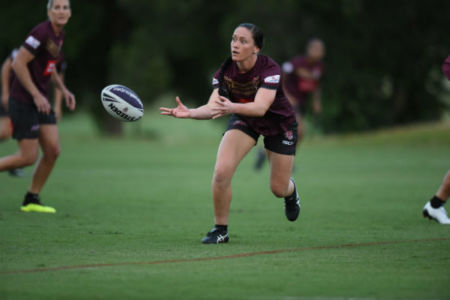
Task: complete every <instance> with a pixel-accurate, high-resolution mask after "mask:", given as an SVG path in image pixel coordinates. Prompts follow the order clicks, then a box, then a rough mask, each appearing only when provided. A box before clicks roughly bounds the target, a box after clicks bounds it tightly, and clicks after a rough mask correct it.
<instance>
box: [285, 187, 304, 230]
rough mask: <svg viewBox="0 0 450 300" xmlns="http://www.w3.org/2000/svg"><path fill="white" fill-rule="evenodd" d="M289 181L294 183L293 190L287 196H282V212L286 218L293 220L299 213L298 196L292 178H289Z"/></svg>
mask: <svg viewBox="0 0 450 300" xmlns="http://www.w3.org/2000/svg"><path fill="white" fill-rule="evenodd" d="M291 181H292V183H293V184H294V192H293V193H292V195H290V196H289V197H286V198H284V212H285V214H286V218H287V219H288V220H289V221H291V222H293V221H295V220H297V218H298V216H299V215H300V196H299V195H298V192H297V186H296V184H295V181H294V178H291Z"/></svg>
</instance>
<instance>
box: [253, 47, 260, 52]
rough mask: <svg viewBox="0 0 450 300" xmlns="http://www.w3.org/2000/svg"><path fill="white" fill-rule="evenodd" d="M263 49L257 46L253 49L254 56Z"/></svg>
mask: <svg viewBox="0 0 450 300" xmlns="http://www.w3.org/2000/svg"><path fill="white" fill-rule="evenodd" d="M259 51H261V49H259V48H258V47H257V46H255V48H254V49H253V54H258V53H259Z"/></svg>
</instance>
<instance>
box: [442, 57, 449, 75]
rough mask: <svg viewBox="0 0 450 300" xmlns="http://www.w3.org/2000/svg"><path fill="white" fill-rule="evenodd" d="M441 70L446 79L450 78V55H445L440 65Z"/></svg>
mask: <svg viewBox="0 0 450 300" xmlns="http://www.w3.org/2000/svg"><path fill="white" fill-rule="evenodd" d="M442 72H444V75H445V77H447V79H448V80H450V55H449V56H448V57H447V59H446V60H445V61H444V64H443V65H442Z"/></svg>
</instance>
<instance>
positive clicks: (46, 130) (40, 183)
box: [29, 125, 61, 194]
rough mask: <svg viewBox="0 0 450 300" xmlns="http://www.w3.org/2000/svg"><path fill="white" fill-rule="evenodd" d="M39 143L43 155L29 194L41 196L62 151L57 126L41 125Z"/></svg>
mask: <svg viewBox="0 0 450 300" xmlns="http://www.w3.org/2000/svg"><path fill="white" fill-rule="evenodd" d="M39 143H40V145H41V148H42V153H43V154H42V157H41V159H40V160H39V163H38V165H37V167H36V170H35V171H34V174H33V180H32V182H31V186H30V189H29V192H30V193H33V194H39V193H40V192H41V190H42V188H43V187H44V184H45V182H46V181H47V179H48V177H49V175H50V173H51V172H52V170H53V167H54V165H55V162H56V159H57V158H58V156H59V153H60V151H61V150H60V147H59V137H58V128H57V126H56V125H41V128H40V133H39Z"/></svg>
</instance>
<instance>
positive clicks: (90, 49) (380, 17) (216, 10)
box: [0, 0, 450, 131]
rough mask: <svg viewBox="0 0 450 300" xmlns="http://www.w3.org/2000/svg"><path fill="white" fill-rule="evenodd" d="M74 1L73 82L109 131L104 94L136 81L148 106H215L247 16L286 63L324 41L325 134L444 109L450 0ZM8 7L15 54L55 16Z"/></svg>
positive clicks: (29, 6) (37, 5)
mask: <svg viewBox="0 0 450 300" xmlns="http://www.w3.org/2000/svg"><path fill="white" fill-rule="evenodd" d="M72 6H73V18H72V20H71V21H70V24H69V25H68V27H67V32H68V35H67V40H66V43H65V47H64V48H65V52H66V54H67V57H68V60H69V63H70V69H69V73H68V83H69V85H70V86H71V88H72V89H73V90H74V91H75V92H76V94H77V95H78V99H79V102H80V103H82V104H83V105H84V106H89V107H92V111H93V112H94V115H96V116H97V119H98V120H99V122H98V123H99V124H100V125H103V127H104V128H103V129H106V128H107V127H108V124H109V123H108V122H105V120H110V119H109V118H108V117H107V116H106V118H105V114H104V113H103V111H101V109H102V108H101V107H100V105H99V102H98V95H99V93H100V90H101V89H102V88H103V86H105V85H107V84H109V83H122V84H125V85H128V86H130V87H131V88H133V89H135V90H136V91H137V92H138V93H139V94H140V96H141V98H142V99H143V100H144V101H145V102H146V104H148V103H151V102H152V101H154V100H155V99H157V98H158V97H159V96H161V95H163V94H166V93H173V92H175V93H177V94H180V95H182V96H184V98H190V99H192V101H194V102H195V103H197V104H200V103H204V102H205V101H206V100H207V97H208V95H209V93H210V80H211V75H212V74H213V73H214V72H215V71H216V70H217V69H218V67H219V66H220V64H221V62H222V61H223V60H224V59H225V58H226V56H227V55H228V52H229V40H230V36H231V33H232V31H233V29H234V27H235V26H236V25H237V24H239V23H241V22H244V21H248V22H253V23H256V24H258V25H259V26H260V27H262V28H263V30H264V31H265V34H266V47H265V49H264V53H265V54H267V55H270V56H272V57H274V58H275V59H276V60H277V61H278V62H279V63H282V62H283V61H284V60H286V59H289V58H290V57H292V56H294V55H297V54H299V53H301V52H302V51H303V48H304V45H305V42H306V41H307V40H308V39H309V38H311V37H315V36H319V37H321V38H323V39H324V40H325V42H326V45H327V52H328V53H327V58H326V78H325V81H324V85H323V90H324V96H323V98H324V102H325V105H324V106H325V111H324V115H323V116H322V118H321V122H320V125H321V126H322V127H323V129H324V130H325V131H347V130H365V129H371V128H376V127H380V126H390V125H395V124H399V123H408V122H415V121H421V120H430V119H437V118H440V117H441V115H442V112H443V110H444V109H445V107H444V104H443V103H441V102H440V101H439V95H440V94H442V92H443V91H442V81H443V80H442V77H443V76H442V74H441V73H440V65H441V64H442V62H443V60H444V59H445V57H446V56H447V55H448V54H449V52H450V50H449V49H450V39H448V36H449V28H450V22H449V20H448V11H450V2H448V1H445V0H434V1H421V0H412V1H385V0H382V1H368V0H341V1H312V0H302V1H294V0H278V1H272V0H266V1H253V0H252V1H237V0H233V1H214V2H212V1H206V0H195V1H181V2H180V1H164V0H157V1H144V0H136V1H125V0H116V1H106V0H95V1H72ZM0 8H1V11H2V14H3V16H2V18H0V25H1V26H2V28H8V30H3V31H2V32H1V33H0V40H1V41H2V44H1V48H0V51H1V54H2V55H3V56H6V55H7V53H8V52H9V51H10V49H11V48H12V47H15V46H17V45H18V44H20V43H21V42H22V40H23V38H24V36H25V35H26V33H27V32H28V31H29V30H30V29H31V28H32V26H34V25H35V24H36V23H37V22H38V21H40V20H43V19H44V18H45V1H40V2H39V1H32V2H27V3H26V4H24V2H23V1H18V2H11V3H7V2H5V1H4V2H2V4H0ZM39 11H42V13H41V14H39ZM447 92H448V91H447ZM105 124H106V125H105ZM109 125H111V124H109Z"/></svg>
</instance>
